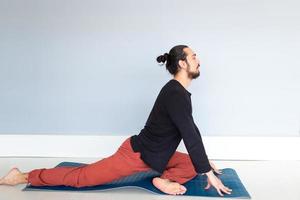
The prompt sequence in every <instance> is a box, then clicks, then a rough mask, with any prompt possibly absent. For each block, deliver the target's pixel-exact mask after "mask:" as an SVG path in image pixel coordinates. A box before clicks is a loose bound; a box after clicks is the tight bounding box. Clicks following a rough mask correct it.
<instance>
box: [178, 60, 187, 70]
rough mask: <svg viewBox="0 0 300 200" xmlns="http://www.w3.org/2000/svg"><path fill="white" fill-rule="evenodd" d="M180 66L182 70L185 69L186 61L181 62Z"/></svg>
mask: <svg viewBox="0 0 300 200" xmlns="http://www.w3.org/2000/svg"><path fill="white" fill-rule="evenodd" d="M178 65H179V67H180V68H181V69H185V67H186V66H185V65H186V63H185V61H183V60H179V62H178Z"/></svg>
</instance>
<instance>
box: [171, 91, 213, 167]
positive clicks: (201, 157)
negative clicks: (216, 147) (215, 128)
mask: <svg viewBox="0 0 300 200" xmlns="http://www.w3.org/2000/svg"><path fill="white" fill-rule="evenodd" d="M191 106H192V105H191V103H190V101H189V97H188V96H186V95H185V94H184V93H182V92H181V91H176V90H174V91H172V93H171V94H170V96H169V97H168V101H167V102H166V108H167V111H168V113H169V115H170V118H171V120H172V122H173V123H174V124H175V126H176V127H177V128H178V130H179V132H180V134H181V137H182V139H183V142H184V144H185V146H186V149H187V151H188V153H189V156H190V158H191V160H192V163H193V165H194V167H195V170H196V172H197V173H206V172H209V171H210V170H211V166H210V164H209V161H208V158H207V155H206V152H205V149H204V145H203V142H202V138H201V135H200V132H198V131H197V128H196V127H195V124H194V120H193V116H192V112H191V111H192V110H191V108H192V107H191Z"/></svg>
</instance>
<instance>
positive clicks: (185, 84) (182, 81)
mask: <svg viewBox="0 0 300 200" xmlns="http://www.w3.org/2000/svg"><path fill="white" fill-rule="evenodd" d="M174 79H175V80H177V81H179V83H180V84H181V85H182V86H183V87H184V88H185V89H186V90H187V88H188V87H189V85H190V84H191V81H192V79H188V78H185V77H181V76H174Z"/></svg>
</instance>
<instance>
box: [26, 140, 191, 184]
mask: <svg viewBox="0 0 300 200" xmlns="http://www.w3.org/2000/svg"><path fill="white" fill-rule="evenodd" d="M150 169H151V168H150V167H149V166H148V165H146V164H145V163H144V162H143V160H141V159H140V152H134V151H133V149H132V147H131V145H130V138H127V139H126V140H125V141H124V142H123V143H122V145H121V146H120V147H119V148H118V150H117V151H116V153H114V154H113V155H111V156H109V157H107V158H104V159H102V160H99V161H97V162H95V163H91V164H88V165H85V166H80V167H57V168H51V169H45V168H43V169H35V170H32V171H31V172H29V176H28V183H31V185H33V186H43V185H48V186H54V185H66V186H73V187H83V186H93V185H100V184H105V183H108V182H111V181H113V180H116V179H119V178H121V177H124V176H129V175H131V174H133V173H137V172H142V171H148V170H150ZM196 175H197V172H196V171H195V169H194V166H193V164H192V161H191V159H190V157H189V155H188V154H186V153H181V152H178V151H176V152H175V153H174V154H173V156H172V157H171V159H170V160H169V162H168V164H167V167H166V170H165V171H164V172H163V174H162V175H161V178H165V179H166V178H167V179H169V180H172V181H176V182H178V183H180V184H183V183H185V182H187V181H189V180H191V179H192V178H194V177H195V176H196Z"/></svg>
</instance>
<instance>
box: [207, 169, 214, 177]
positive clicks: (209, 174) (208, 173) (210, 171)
mask: <svg viewBox="0 0 300 200" xmlns="http://www.w3.org/2000/svg"><path fill="white" fill-rule="evenodd" d="M205 174H206V175H207V176H212V175H214V173H213V170H212V169H211V170H209V171H208V172H206V173H205Z"/></svg>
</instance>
